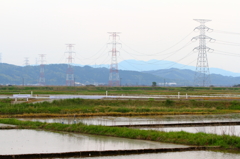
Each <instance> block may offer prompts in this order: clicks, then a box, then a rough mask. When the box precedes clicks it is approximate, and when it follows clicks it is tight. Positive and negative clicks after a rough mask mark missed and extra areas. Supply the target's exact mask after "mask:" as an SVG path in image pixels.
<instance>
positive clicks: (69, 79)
mask: <svg viewBox="0 0 240 159" xmlns="http://www.w3.org/2000/svg"><path fill="white" fill-rule="evenodd" d="M66 45H67V51H66V52H65V53H67V54H68V57H67V62H68V68H67V73H66V85H67V86H74V72H73V66H72V63H73V60H74V58H73V54H74V53H75V52H74V44H66Z"/></svg>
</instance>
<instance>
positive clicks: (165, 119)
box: [21, 114, 240, 125]
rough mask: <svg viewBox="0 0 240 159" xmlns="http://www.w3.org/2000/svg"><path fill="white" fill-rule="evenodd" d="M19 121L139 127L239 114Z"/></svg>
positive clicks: (229, 118)
mask: <svg viewBox="0 0 240 159" xmlns="http://www.w3.org/2000/svg"><path fill="white" fill-rule="evenodd" d="M21 120H32V121H41V122H49V123H66V124H72V123H78V122H82V123H85V124H89V125H139V124H164V123H188V122H218V121H239V120H240V114H224V115H161V116H160V115H158V116H138V117H111V116H103V117H77V118H75V117H74V115H72V116H69V117H65V118H24V119H21Z"/></svg>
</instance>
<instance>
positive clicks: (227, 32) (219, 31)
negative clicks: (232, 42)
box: [213, 30, 240, 35]
mask: <svg viewBox="0 0 240 159" xmlns="http://www.w3.org/2000/svg"><path fill="white" fill-rule="evenodd" d="M213 31H214V32H216V33H223V34H233V35H240V33H236V32H229V31H222V30H213Z"/></svg>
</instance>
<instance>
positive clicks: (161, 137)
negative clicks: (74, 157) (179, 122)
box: [0, 119, 240, 149]
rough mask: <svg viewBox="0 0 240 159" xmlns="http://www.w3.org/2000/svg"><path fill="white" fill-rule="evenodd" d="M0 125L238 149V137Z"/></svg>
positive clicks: (9, 121)
mask: <svg viewBox="0 0 240 159" xmlns="http://www.w3.org/2000/svg"><path fill="white" fill-rule="evenodd" d="M0 123H5V124H13V125H17V126H18V128H27V129H43V130H53V131H66V132H75V133H87V134H96V135H106V136H115V137H124V138H131V139H143V140H151V141H159V142H166V143H177V144H186V145H198V146H220V147H222V148H234V149H236V148H237V149H239V148H240V137H236V136H228V135H214V134H206V133H196V134H194V133H187V132H183V131H181V132H161V131H153V130H137V129H130V128H120V127H107V126H96V125H84V124H81V123H80V124H72V125H68V124H59V123H41V122H31V121H19V120H16V119H0Z"/></svg>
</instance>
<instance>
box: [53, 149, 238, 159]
mask: <svg viewBox="0 0 240 159" xmlns="http://www.w3.org/2000/svg"><path fill="white" fill-rule="evenodd" d="M78 158H79V157H78ZM90 158H92V159H174V158H176V159H239V154H232V153H222V152H213V151H186V152H167V153H155V154H139V155H126V156H103V157H90ZM90 158H89V157H86V158H85V157H84V158H79V159H90ZM54 159H60V158H54ZM61 159H62V158H61ZM64 159H77V158H64Z"/></svg>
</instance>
